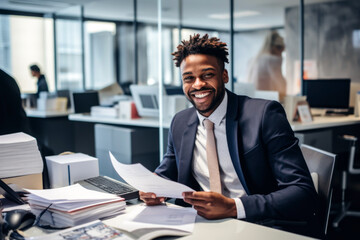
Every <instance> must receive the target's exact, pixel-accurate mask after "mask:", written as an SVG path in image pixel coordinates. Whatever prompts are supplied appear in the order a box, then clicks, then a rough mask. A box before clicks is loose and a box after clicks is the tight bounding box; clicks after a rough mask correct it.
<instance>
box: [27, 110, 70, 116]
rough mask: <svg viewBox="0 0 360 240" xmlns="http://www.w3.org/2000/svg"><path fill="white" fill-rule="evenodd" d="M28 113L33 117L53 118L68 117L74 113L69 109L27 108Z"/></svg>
mask: <svg viewBox="0 0 360 240" xmlns="http://www.w3.org/2000/svg"><path fill="white" fill-rule="evenodd" d="M25 112H26V115H27V116H28V117H33V118H52V117H66V116H68V115H69V114H71V113H72V111H71V110H67V111H61V112H59V111H42V110H37V109H35V108H31V109H25Z"/></svg>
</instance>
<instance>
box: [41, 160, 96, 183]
mask: <svg viewBox="0 0 360 240" xmlns="http://www.w3.org/2000/svg"><path fill="white" fill-rule="evenodd" d="M45 159H46V164H47V168H48V172H49V179H50V187H51V188H57V187H64V186H68V185H70V184H73V183H74V182H76V181H80V180H83V179H86V178H91V177H96V176H99V161H98V159H97V158H94V157H91V156H89V155H86V154H83V153H74V154H67V155H55V156H47V157H45Z"/></svg>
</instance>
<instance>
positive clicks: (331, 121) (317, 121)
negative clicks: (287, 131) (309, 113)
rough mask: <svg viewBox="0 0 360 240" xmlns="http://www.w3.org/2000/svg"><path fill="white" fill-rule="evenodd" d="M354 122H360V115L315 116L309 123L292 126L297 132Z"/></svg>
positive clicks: (293, 124) (292, 124)
mask: <svg viewBox="0 0 360 240" xmlns="http://www.w3.org/2000/svg"><path fill="white" fill-rule="evenodd" d="M352 124H360V117H355V116H354V115H349V116H323V117H314V119H313V121H312V122H309V123H291V128H292V130H293V131H294V132H297V131H306V130H314V129H320V128H329V127H340V126H345V125H352Z"/></svg>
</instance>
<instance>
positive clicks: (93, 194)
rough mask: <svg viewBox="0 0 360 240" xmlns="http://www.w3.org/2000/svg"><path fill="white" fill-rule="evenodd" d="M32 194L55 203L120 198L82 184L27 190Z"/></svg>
mask: <svg viewBox="0 0 360 240" xmlns="http://www.w3.org/2000/svg"><path fill="white" fill-rule="evenodd" d="M25 190H26V191H28V192H29V193H32V194H33V195H32V197H34V198H36V197H38V198H42V199H46V200H49V201H54V202H69V201H87V200H89V201H96V200H110V199H117V198H118V196H117V195H115V194H110V193H103V192H98V191H93V190H89V189H86V188H84V187H83V186H81V185H80V184H74V185H70V186H66V187H61V188H54V189H44V190H32V189H25Z"/></svg>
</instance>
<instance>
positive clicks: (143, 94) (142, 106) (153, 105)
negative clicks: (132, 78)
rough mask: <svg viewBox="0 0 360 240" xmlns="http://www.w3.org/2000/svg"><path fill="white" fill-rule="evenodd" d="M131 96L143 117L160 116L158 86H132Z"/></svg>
mask: <svg viewBox="0 0 360 240" xmlns="http://www.w3.org/2000/svg"><path fill="white" fill-rule="evenodd" d="M130 91H131V95H132V97H133V99H134V102H135V105H136V109H137V111H138V113H139V115H140V116H141V117H158V116H159V102H158V95H159V88H158V86H143V85H134V84H133V85H130Z"/></svg>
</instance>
